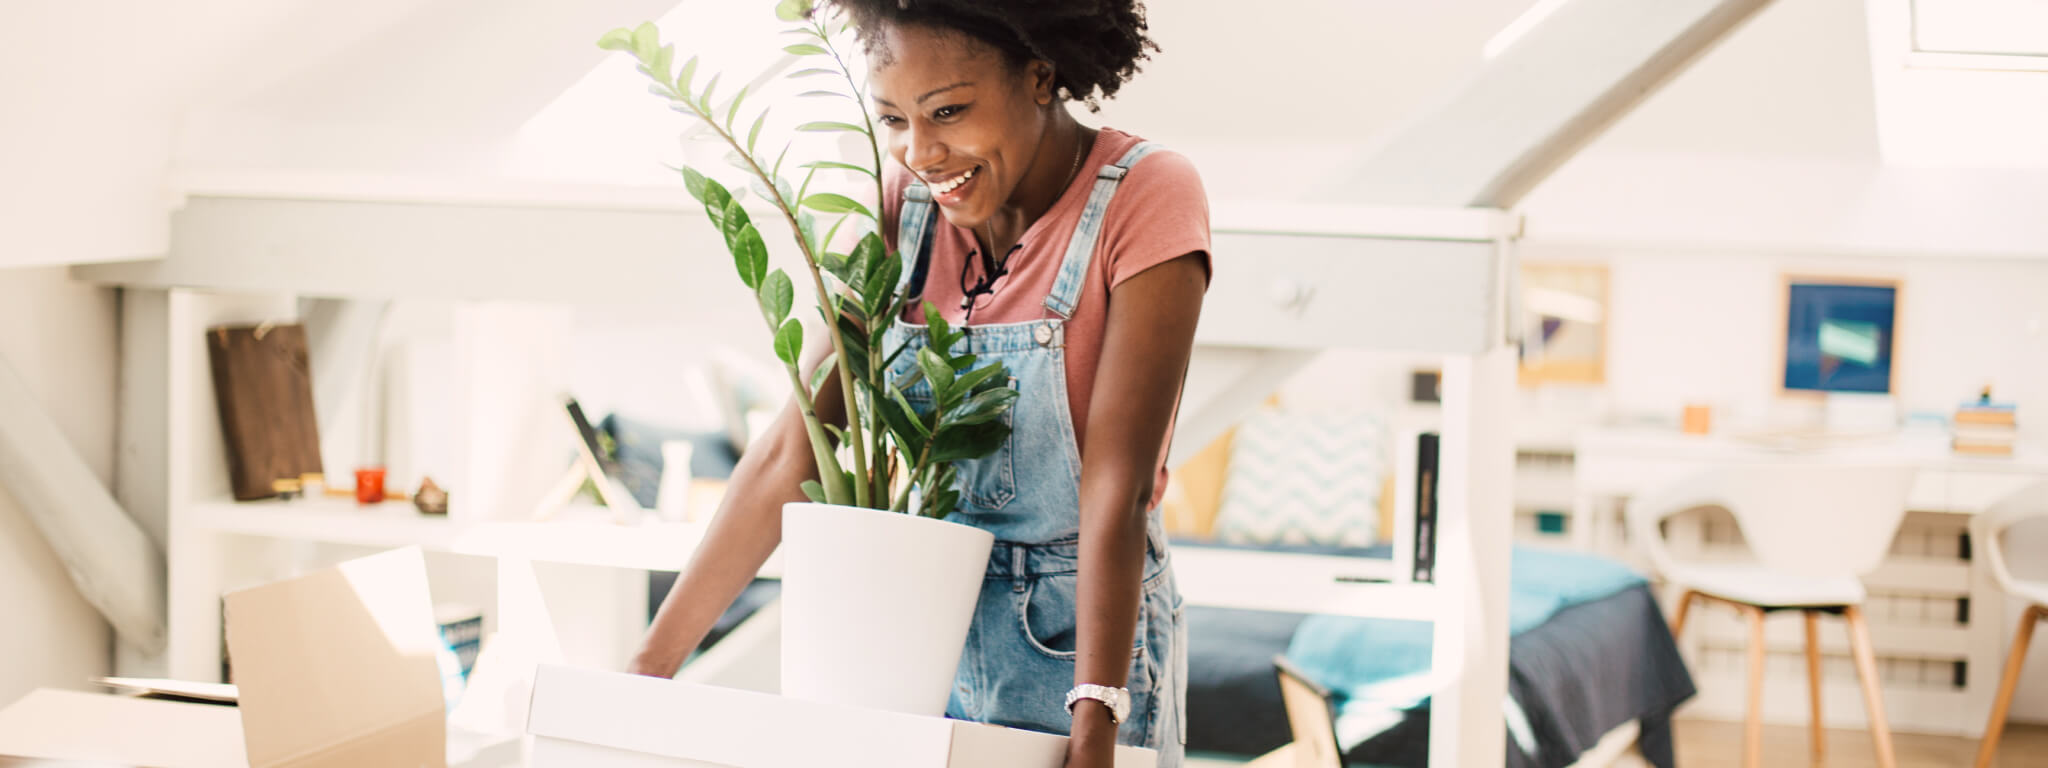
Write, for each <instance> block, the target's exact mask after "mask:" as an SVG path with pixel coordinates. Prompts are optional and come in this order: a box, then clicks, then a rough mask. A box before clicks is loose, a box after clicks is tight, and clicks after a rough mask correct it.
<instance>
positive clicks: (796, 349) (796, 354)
mask: <svg viewBox="0 0 2048 768" xmlns="http://www.w3.org/2000/svg"><path fill="white" fill-rule="evenodd" d="M775 356H776V357H779V358H781V359H782V362H783V363H785V364H787V365H796V362H797V361H798V360H801V359H803V356H804V324H803V323H800V322H797V321H796V320H795V319H790V320H787V321H785V322H783V324H782V330H779V331H776V332H775Z"/></svg>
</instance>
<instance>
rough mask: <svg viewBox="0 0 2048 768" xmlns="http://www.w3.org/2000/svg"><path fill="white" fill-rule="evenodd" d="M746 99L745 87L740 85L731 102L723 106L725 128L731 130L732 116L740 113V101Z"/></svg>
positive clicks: (734, 116)
mask: <svg viewBox="0 0 2048 768" xmlns="http://www.w3.org/2000/svg"><path fill="white" fill-rule="evenodd" d="M746 100H747V87H746V86H744V85H742V86H740V92H739V93H738V94H736V95H734V96H733V97H732V103H731V104H727V105H726V106H725V129H726V130H728V131H730V130H732V121H733V118H736V117H738V116H739V114H740V102H742V101H746Z"/></svg>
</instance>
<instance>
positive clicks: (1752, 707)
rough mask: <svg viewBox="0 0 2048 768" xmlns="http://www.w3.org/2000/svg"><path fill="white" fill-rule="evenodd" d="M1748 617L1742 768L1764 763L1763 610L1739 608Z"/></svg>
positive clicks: (1755, 767) (1746, 607) (1748, 607)
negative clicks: (1746, 715) (1747, 676)
mask: <svg viewBox="0 0 2048 768" xmlns="http://www.w3.org/2000/svg"><path fill="white" fill-rule="evenodd" d="M1742 612H1743V613H1745V614H1748V615H1749V716H1748V719H1747V720H1745V721H1744V722H1743V726H1742V766H1743V768H1761V766H1762V765H1763V763H1764V609H1762V608H1758V607H1756V606H1753V605H1745V606H1742Z"/></svg>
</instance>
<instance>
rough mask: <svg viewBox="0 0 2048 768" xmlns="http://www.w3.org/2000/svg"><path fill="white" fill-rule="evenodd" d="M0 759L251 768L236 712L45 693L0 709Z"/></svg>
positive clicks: (53, 691) (159, 767)
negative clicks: (245, 752)
mask: <svg viewBox="0 0 2048 768" xmlns="http://www.w3.org/2000/svg"><path fill="white" fill-rule="evenodd" d="M0 755H12V756H16V757H32V758H42V759H46V760H76V761H81V762H92V763H102V764H114V765H146V766H152V768H246V767H247V766H248V765H249V759H248V757H246V756H245V755H244V753H243V751H242V720H241V717H240V716H239V714H238V713H237V712H236V711H235V708H234V707H224V706H220V705H216V704H188V703H183V702H174V701H155V700H151V699H139V698H134V697H131V696H111V695H107V694H103V693H83V692H80V691H65V690H56V689H51V688H44V689H41V690H37V691H33V692H31V693H29V695H27V696H24V697H22V698H21V700H20V701H17V702H14V703H13V704H12V705H9V706H8V707H7V708H6V709H0Z"/></svg>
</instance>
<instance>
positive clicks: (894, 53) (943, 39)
mask: <svg viewBox="0 0 2048 768" xmlns="http://www.w3.org/2000/svg"><path fill="white" fill-rule="evenodd" d="M1001 63H1002V59H1001V56H1000V54H999V53H998V52H997V51H996V49H995V47H994V46H991V45H988V44H987V43H983V42H981V41H980V40H976V39H974V38H973V37H970V36H968V35H966V34H964V33H960V32H954V31H952V30H940V29H934V28H931V27H926V26H921V25H914V24H890V25H888V26H886V27H884V28H882V29H881V30H879V34H877V35H876V36H875V38H874V41H873V45H872V46H870V47H869V49H868V67H869V72H870V73H872V74H873V75H874V77H875V79H876V85H877V86H878V88H879V87H881V86H883V85H884V84H887V85H892V86H900V87H902V88H903V89H905V90H915V89H916V88H918V87H919V86H920V85H927V86H929V87H937V85H943V84H944V83H938V82H937V81H939V80H944V81H946V82H948V83H950V82H955V81H959V80H980V79H982V78H983V77H985V76H987V75H989V74H993V73H995V72H997V71H999V68H1000V65H1001ZM927 80H929V81H931V82H930V83H926V82H925V81H927ZM920 93H921V91H920Z"/></svg>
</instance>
